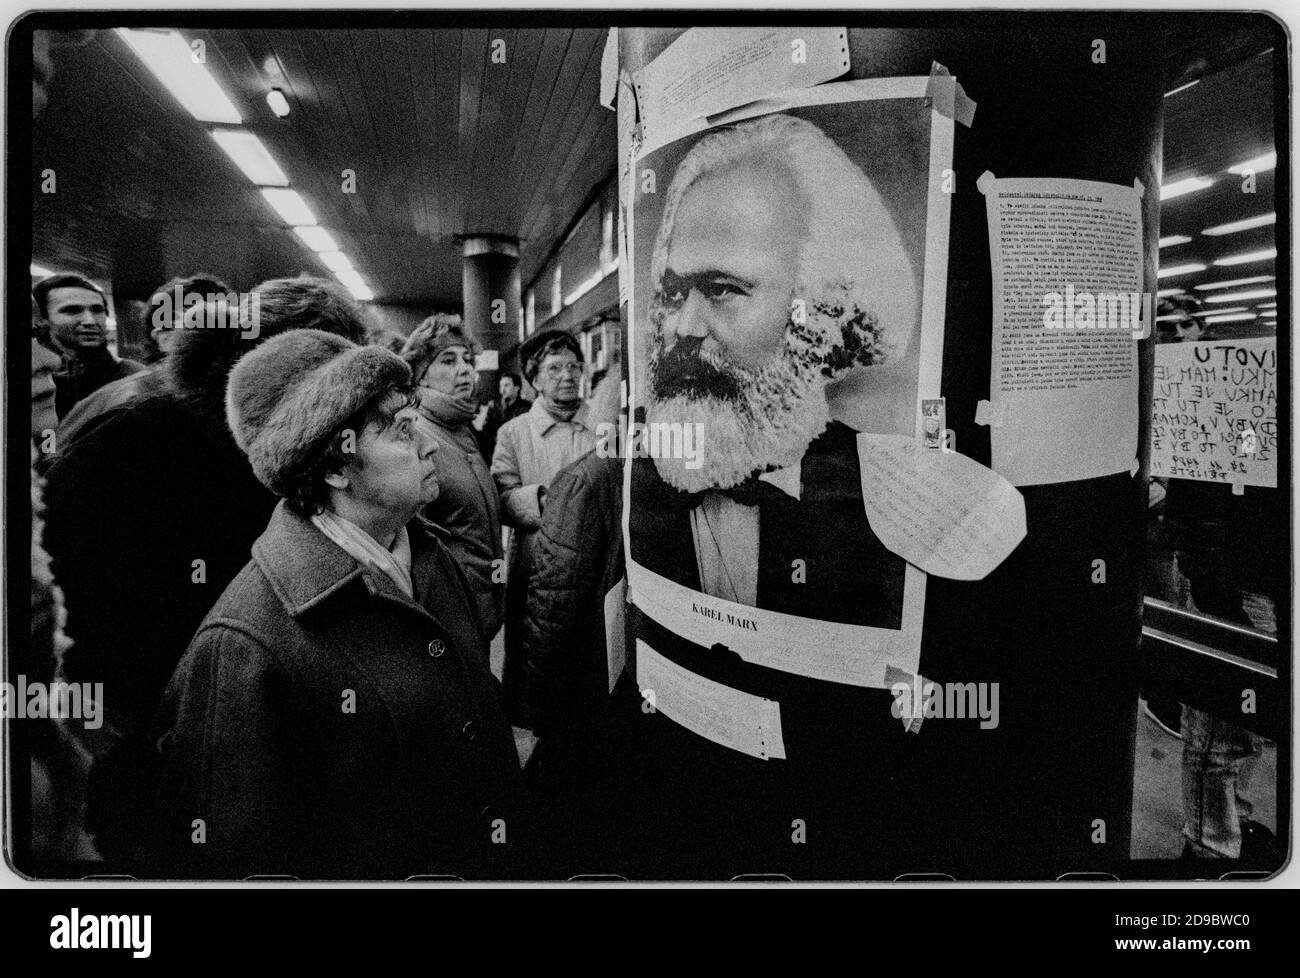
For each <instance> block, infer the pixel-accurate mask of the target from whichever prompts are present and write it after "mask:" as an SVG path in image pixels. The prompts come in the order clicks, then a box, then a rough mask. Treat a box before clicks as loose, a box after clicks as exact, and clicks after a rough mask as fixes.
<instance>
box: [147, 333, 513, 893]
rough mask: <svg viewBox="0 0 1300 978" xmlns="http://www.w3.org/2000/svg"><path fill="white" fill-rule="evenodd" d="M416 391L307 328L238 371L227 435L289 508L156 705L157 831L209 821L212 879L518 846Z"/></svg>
mask: <svg viewBox="0 0 1300 978" xmlns="http://www.w3.org/2000/svg"><path fill="white" fill-rule="evenodd" d="M409 385H410V369H409V368H408V367H407V365H406V364H405V363H404V362H403V361H402V360H401V359H400V358H399V357H397V356H396V355H394V354H392V353H390V352H389V351H387V350H384V349H381V348H380V347H376V346H357V345H355V344H353V343H350V342H348V341H347V340H344V339H342V338H341V337H338V336H334V335H331V334H329V333H324V332H320V331H317V330H298V331H295V332H292V333H288V334H285V335H283V336H279V337H276V338H275V339H272V340H269V341H267V342H266V343H265V344H263V345H262V346H261V347H259V348H258V349H257V350H254V351H253V352H252V353H250V354H248V355H247V356H245V357H244V358H243V359H241V360H240V361H239V363H238V364H237V365H236V366H235V368H234V370H233V371H232V373H231V376H230V383H229V386H228V389H227V402H226V403H227V407H226V412H227V419H228V422H229V424H230V428H231V430H232V431H233V432H234V435H235V441H236V442H237V443H238V445H239V447H240V448H241V449H242V450H243V451H244V453H245V454H246V455H247V456H248V460H249V462H250V464H251V466H252V469H253V472H254V473H255V474H256V476H257V478H258V479H259V480H260V481H261V482H262V483H263V484H264V485H265V486H266V487H267V488H268V489H270V490H271V491H272V492H273V493H275V494H276V495H277V496H280V497H281V499H282V501H281V502H280V503H279V505H278V506H277V507H276V509H275V512H274V514H273V515H272V517H271V522H270V524H269V525H268V526H267V528H266V531H265V532H264V533H263V534H262V536H261V537H260V538H259V539H258V541H257V543H255V544H254V545H253V556H252V560H251V561H250V562H249V563H248V564H247V565H246V566H245V568H244V569H243V571H241V572H240V574H239V575H238V576H237V577H236V578H235V580H234V581H233V582H231V584H230V586H229V587H227V588H226V590H225V593H224V594H223V595H222V596H221V598H220V599H219V600H218V601H217V604H216V605H215V607H213V609H212V611H211V613H210V614H209V615H208V617H207V618H206V619H205V621H204V622H203V624H202V625H200V627H199V630H198V632H197V634H196V635H195V636H194V640H193V641H192V642H191V643H190V647H189V649H188V650H187V652H186V654H185V656H184V658H183V659H182V660H181V663H180V665H179V666H178V667H177V669H176V673H175V674H174V676H173V677H172V681H171V683H170V685H169V686H168V689H167V693H166V696H165V697H164V701H163V707H162V710H161V711H160V713H159V720H160V724H159V728H158V732H160V733H161V734H162V737H161V743H163V744H164V747H163V753H164V758H165V764H166V767H167V769H168V771H169V773H170V778H169V782H168V783H169V784H171V785H173V786H174V789H173V790H172V791H170V792H169V793H168V794H169V797H172V798H175V799H177V801H178V806H177V807H176V808H175V810H174V811H173V813H172V818H171V820H170V823H169V827H168V828H167V830H166V834H167V836H168V839H169V840H170V841H171V842H173V843H175V842H189V841H192V839H193V833H194V831H195V829H194V826H195V825H196V824H201V825H202V827H203V832H204V839H203V844H202V845H201V846H200V845H193V846H190V847H189V851H190V852H191V853H192V854H193V855H194V857H195V859H196V860H197V861H198V866H199V870H200V871H201V872H204V873H205V874H206V873H212V872H215V873H217V874H220V875H229V874H242V873H249V872H253V873H272V874H283V873H290V874H293V875H297V876H306V877H319V876H356V875H363V876H377V877H386V876H393V875H400V876H406V875H413V874H436V875H444V874H450V875H457V876H462V877H468V876H483V875H495V871H494V869H493V868H492V867H493V866H494V862H493V860H494V858H496V859H499V858H502V857H503V856H504V854H506V853H507V851H509V852H510V853H511V854H512V855H513V853H514V852H515V851H517V850H518V846H505V845H495V844H494V843H495V842H501V841H511V842H516V841H517V836H516V835H510V836H507V835H506V833H517V832H518V829H519V826H518V824H517V822H516V821H515V820H514V819H513V817H510V816H508V814H507V811H506V807H507V806H508V805H509V804H510V802H511V799H512V795H513V793H514V786H515V784H516V783H517V781H518V778H519V766H518V756H517V754H516V752H515V746H514V742H513V739H512V736H511V733H510V728H509V727H508V726H507V724H506V721H505V716H504V713H503V711H502V706H501V702H500V688H499V686H498V684H497V682H496V680H495V679H494V678H493V677H492V674H491V672H490V671H489V669H488V660H487V649H486V642H485V641H484V639H483V637H482V635H481V633H480V631H479V628H478V623H477V618H476V614H475V611H474V606H473V598H472V596H471V593H470V591H469V588H468V586H467V584H466V582H465V579H464V577H463V576H462V575H461V573H460V571H459V569H458V567H457V565H456V561H455V560H454V559H453V557H452V555H451V554H450V553H449V552H448V550H447V548H446V547H445V546H444V545H443V544H442V542H441V541H440V540H439V535H438V532H437V529H436V528H435V527H434V526H433V525H432V524H430V523H428V522H427V521H426V520H423V519H421V518H419V516H418V515H417V514H418V513H419V512H420V511H421V509H423V508H424V507H425V506H427V505H428V504H429V503H430V502H432V501H433V500H434V499H435V498H436V497H437V495H438V491H439V484H438V473H437V470H436V469H435V455H436V453H437V452H438V447H437V443H436V441H435V440H434V439H433V438H432V437H430V436H429V435H428V434H427V432H426V430H425V426H424V425H423V424H421V423H420V421H419V418H418V415H417V414H416V412H415V411H414V410H412V409H411V404H412V397H411V394H410V392H409ZM196 820H201V822H196ZM507 823H509V824H507ZM182 848H185V847H184V846H182ZM500 868H501V867H498V870H499V869H500Z"/></svg>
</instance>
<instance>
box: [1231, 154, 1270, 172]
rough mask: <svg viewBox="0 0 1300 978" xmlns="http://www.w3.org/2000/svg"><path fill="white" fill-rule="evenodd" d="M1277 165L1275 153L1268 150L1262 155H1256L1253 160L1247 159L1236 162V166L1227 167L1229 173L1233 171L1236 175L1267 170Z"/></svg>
mask: <svg viewBox="0 0 1300 978" xmlns="http://www.w3.org/2000/svg"><path fill="white" fill-rule="evenodd" d="M1275 166H1277V153H1276V152H1273V151H1270V152H1267V153H1265V154H1264V155H1263V156H1256V157H1255V158H1254V159H1253V160H1247V161H1246V162H1245V163H1238V164H1237V165H1236V166H1230V167H1228V172H1229V173H1235V174H1237V175H1238V176H1244V175H1245V174H1247V173H1264V172H1265V171H1267V170H1271V169H1273V167H1275Z"/></svg>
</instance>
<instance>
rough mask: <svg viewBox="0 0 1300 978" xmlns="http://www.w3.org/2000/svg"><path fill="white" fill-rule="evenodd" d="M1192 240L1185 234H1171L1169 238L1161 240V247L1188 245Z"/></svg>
mask: <svg viewBox="0 0 1300 978" xmlns="http://www.w3.org/2000/svg"><path fill="white" fill-rule="evenodd" d="M1191 240H1192V239H1191V238H1189V237H1188V236H1187V235H1185V234H1171V235H1169V237H1167V238H1161V239H1160V247H1161V248H1171V247H1173V246H1174V245H1180V244H1187V242H1189V241H1191Z"/></svg>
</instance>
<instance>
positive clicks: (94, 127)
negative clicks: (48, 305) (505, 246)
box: [33, 25, 615, 306]
mask: <svg viewBox="0 0 1300 978" xmlns="http://www.w3.org/2000/svg"><path fill="white" fill-rule="evenodd" d="M159 26H165V25H159ZM180 33H181V35H182V36H183V37H184V38H185V40H186V42H188V43H190V44H191V45H193V43H194V42H195V41H202V42H203V49H204V51H205V58H206V65H207V68H208V71H209V72H210V74H211V75H212V76H213V78H214V79H215V80H216V81H217V83H218V84H219V85H220V87H221V88H222V89H224V90H225V92H226V94H227V95H228V96H229V98H230V101H231V102H232V103H233V104H234V106H235V107H236V109H237V110H238V112H239V115H240V116H241V120H242V121H241V123H240V125H241V127H242V128H244V129H247V130H248V131H249V132H251V133H252V134H253V135H255V136H257V137H258V139H259V140H260V141H261V143H262V144H263V145H264V146H265V147H266V148H267V150H269V152H270V154H271V155H272V156H273V158H274V159H275V160H276V162H277V163H278V164H279V166H280V167H281V169H282V170H283V171H284V173H285V174H286V175H287V177H288V179H289V182H290V186H291V187H292V188H293V189H295V190H297V191H298V193H299V194H300V195H301V196H302V197H303V199H304V200H305V201H306V203H307V204H308V206H309V207H310V208H311V210H312V211H313V213H314V215H315V217H316V219H317V221H318V223H319V225H320V226H321V227H323V228H325V229H327V230H328V231H329V232H330V233H331V234H332V235H333V237H334V238H335V240H336V241H337V242H338V245H339V248H340V250H342V251H343V252H344V253H345V254H346V255H348V256H349V257H350V259H351V261H352V264H353V266H354V267H355V268H356V269H357V270H358V271H359V272H360V273H361V274H362V275H363V276H364V278H365V280H366V281H367V282H368V283H369V286H370V288H371V289H372V290H373V292H374V297H375V299H376V301H379V302H385V303H397V304H413V305H429V306H432V305H455V304H458V303H459V301H460V294H461V259H460V247H459V245H458V243H457V236H458V235H465V234H499V235H507V236H510V237H515V238H518V239H520V242H521V252H522V259H521V269H520V271H521V274H522V277H523V281H524V283H525V284H527V282H528V281H529V279H530V278H531V277H532V276H533V275H534V274H535V273H536V271H537V269H538V268H539V267H540V265H541V263H542V262H543V261H544V260H545V258H546V255H547V253H548V252H549V250H550V249H551V247H552V246H553V245H554V244H555V243H556V242H557V239H558V238H559V236H560V235H562V234H563V233H564V231H565V229H566V227H567V225H568V223H569V221H570V220H571V219H572V218H573V216H574V215H575V214H576V213H577V212H578V210H579V208H580V207H581V205H582V204H583V202H584V201H585V200H586V199H587V197H588V196H589V195H590V193H591V192H592V190H593V188H594V187H595V186H596V185H597V184H598V183H599V182H600V181H601V180H602V179H604V178H605V177H607V176H608V175H609V174H610V173H611V172H612V170H613V168H614V158H615V127H614V114H613V113H612V112H610V111H609V110H608V109H605V108H602V107H601V105H600V104H599V87H600V60H601V54H602V51H603V47H604V43H605V31H604V30H599V29H580V30H568V29H545V30H543V29H527V30H525V29H503V30H489V29H480V30H443V29H439V30H389V29H385V30H333V29H321V30H211V31H202V30H190V29H182V30H181V31H180ZM497 41H502V42H504V45H499V44H494V42H497ZM494 55H495V57H494ZM53 60H54V79H53V82H52V84H51V86H50V89H49V96H50V100H49V105H48V107H47V109H46V111H45V113H44V115H43V116H42V118H41V120H40V121H39V122H38V123H37V125H36V127H35V129H34V134H33V168H34V170H35V174H34V177H33V190H34V193H33V201H34V213H33V218H34V228H33V260H34V261H35V262H37V263H39V264H42V265H45V266H47V267H55V268H76V269H78V270H82V271H85V272H87V273H89V274H91V275H92V276H94V277H102V278H118V279H120V278H121V276H122V274H123V267H124V266H130V265H131V264H132V263H133V262H135V261H136V260H137V259H138V262H139V263H140V264H141V265H143V266H150V265H154V266H156V265H158V264H161V265H162V266H163V267H162V268H160V269H159V268H156V267H155V268H147V269H146V270H144V271H142V273H141V274H142V275H144V276H146V277H148V276H156V275H157V274H158V273H159V272H161V273H162V274H163V275H165V276H170V275H174V274H184V273H191V272H195V271H200V270H202V271H209V272H213V273H215V274H217V275H220V276H222V277H224V278H226V279H227V280H228V281H229V282H230V284H231V285H232V286H234V287H236V288H247V287H249V286H250V285H252V284H253V283H255V282H256V281H259V280H261V279H264V278H267V277H271V276H273V275H282V274H296V273H297V272H302V271H305V272H310V273H313V274H319V275H328V274H329V270H328V269H327V268H325V267H324V265H322V264H321V262H320V260H319V259H318V258H317V257H316V255H315V254H314V252H313V251H312V250H311V249H310V248H308V247H307V246H306V245H304V243H303V241H301V240H300V239H299V238H298V236H296V235H295V234H294V233H293V232H292V231H291V230H290V228H289V225H288V223H287V222H286V221H285V220H283V219H282V218H281V217H280V216H279V215H278V214H277V213H276V212H275V211H274V210H273V209H272V208H271V207H270V206H269V205H268V203H267V201H266V200H265V199H263V197H262V195H261V194H260V193H259V191H258V189H257V188H256V187H255V186H254V185H253V184H252V183H250V181H249V179H248V178H246V177H245V175H244V174H243V173H241V172H240V170H239V168H238V167H237V166H236V165H235V163H233V162H232V160H231V159H230V158H228V157H227V156H226V154H225V153H224V152H222V150H221V149H220V148H219V147H218V146H217V145H216V143H215V142H214V140H213V138H212V137H211V135H210V134H209V132H210V130H212V129H214V128H218V127H217V126H214V125H213V124H209V123H204V122H200V121H198V120H197V119H195V118H194V117H193V116H191V114H190V113H189V112H188V111H186V110H185V109H184V108H183V107H182V106H181V105H180V104H179V103H178V101H177V100H176V98H175V97H174V96H173V95H172V94H171V93H170V92H169V91H168V90H167V89H166V88H165V87H164V86H163V84H162V83H160V82H159V80H158V79H157V78H156V77H155V76H154V74H153V73H152V72H151V71H149V70H148V69H147V68H146V67H145V65H144V64H143V63H142V62H141V60H140V58H139V57H138V56H137V55H136V53H135V52H134V51H133V50H132V49H131V48H130V47H129V46H128V44H127V43H126V41H125V40H124V39H123V37H122V36H121V35H119V34H118V33H117V32H116V31H111V30H101V31H97V32H95V33H94V35H93V36H92V37H90V38H88V39H83V42H82V43H81V44H79V45H75V46H68V45H66V44H64V45H61V46H56V47H55V48H54V51H53ZM272 88H279V89H281V90H282V91H283V93H284V95H285V97H286V100H287V102H288V106H289V110H290V111H289V114H288V116H287V117H284V118H278V117H277V116H276V114H275V113H274V112H273V111H272V109H271V108H270V106H269V105H268V103H267V100H266V96H267V93H268V92H269V91H270V90H271V89H272ZM47 169H53V170H54V171H55V174H56V180H57V192H56V193H53V194H43V193H41V192H39V191H40V179H41V178H40V175H41V173H42V172H43V171H45V170H47ZM344 171H351V172H352V173H353V174H354V175H355V193H347V192H345V187H344V184H345V182H346V181H347V179H348V177H347V175H346V174H345V173H344ZM114 272H116V275H114V274H113V273H114ZM157 281H161V279H157Z"/></svg>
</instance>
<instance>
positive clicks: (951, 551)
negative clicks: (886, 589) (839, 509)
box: [858, 434, 1025, 581]
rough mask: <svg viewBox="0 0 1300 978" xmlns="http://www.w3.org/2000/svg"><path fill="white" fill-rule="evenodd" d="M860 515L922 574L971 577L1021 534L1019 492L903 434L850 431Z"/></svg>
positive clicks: (967, 462)
mask: <svg viewBox="0 0 1300 978" xmlns="http://www.w3.org/2000/svg"><path fill="white" fill-rule="evenodd" d="M858 466H859V469H860V471H861V475H862V501H863V504H864V505H865V506H866V510H867V520H868V521H869V522H870V523H871V529H872V532H874V533H875V534H876V536H878V537H879V538H880V542H881V543H883V544H884V545H885V546H886V547H888V548H889V549H890V550H892V551H893V552H894V553H896V554H898V555H899V556H900V557H902V558H903V559H904V560H906V561H907V562H908V563H909V564H912V565H914V566H916V567H919V568H920V569H921V570H923V571H925V572H926V573H927V574H935V575H937V576H939V577H950V578H953V579H955V580H959V581H978V580H981V579H982V578H984V577H986V576H987V575H988V573H989V572H990V571H991V570H993V568H995V567H997V566H998V564H1000V563H1002V561H1003V560H1005V559H1006V558H1007V556H1008V555H1009V554H1010V553H1011V551H1013V550H1015V549H1016V546H1017V545H1018V544H1019V543H1020V541H1021V540H1023V539H1024V537H1025V500H1024V497H1023V496H1021V495H1020V492H1019V491H1018V490H1017V489H1016V488H1015V487H1014V486H1012V485H1011V483H1009V482H1008V481H1007V480H1006V479H1004V478H1002V476H1000V475H998V474H997V473H996V472H994V471H993V470H992V469H988V468H985V467H984V466H983V465H980V464H979V463H978V462H976V461H975V460H974V459H971V458H967V457H966V456H965V455H959V454H957V453H956V452H949V451H943V450H940V451H931V450H928V449H926V448H925V447H924V446H923V445H922V444H921V442H920V441H918V440H917V439H915V438H908V437H907V436H905V435H869V434H860V435H858Z"/></svg>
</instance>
